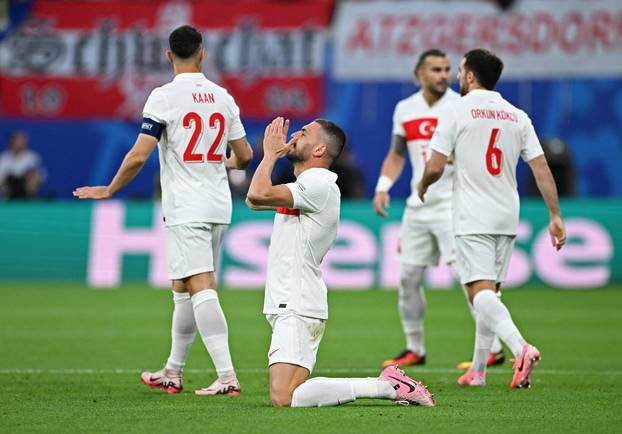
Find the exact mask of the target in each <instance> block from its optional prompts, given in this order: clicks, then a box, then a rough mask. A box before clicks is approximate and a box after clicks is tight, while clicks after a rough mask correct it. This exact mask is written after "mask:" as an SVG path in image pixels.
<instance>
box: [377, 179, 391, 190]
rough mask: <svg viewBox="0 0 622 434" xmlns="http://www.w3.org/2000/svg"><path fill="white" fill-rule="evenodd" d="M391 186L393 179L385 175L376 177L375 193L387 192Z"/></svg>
mask: <svg viewBox="0 0 622 434" xmlns="http://www.w3.org/2000/svg"><path fill="white" fill-rule="evenodd" d="M391 187H393V180H392V179H391V178H389V177H388V176H386V175H382V176H381V177H380V178H378V183H377V184H376V193H379V192H383V193H387V192H388V191H389V190H390V189H391Z"/></svg>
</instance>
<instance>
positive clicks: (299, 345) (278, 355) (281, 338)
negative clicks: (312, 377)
mask: <svg viewBox="0 0 622 434" xmlns="http://www.w3.org/2000/svg"><path fill="white" fill-rule="evenodd" d="M266 319H267V320H268V322H269V323H270V325H271V326H272V341H271V342H270V350H269V351H268V366H271V365H273V364H275V363H289V364H292V365H298V366H302V367H303V368H306V369H307V370H308V371H309V373H311V372H313V367H314V366H315V360H316V356H317V350H318V348H319V347H320V342H321V341H322V336H324V327H325V326H326V320H324V319H318V318H310V317H306V316H301V315H298V314H296V313H295V312H292V311H286V312H283V313H281V314H278V315H275V314H270V315H266Z"/></svg>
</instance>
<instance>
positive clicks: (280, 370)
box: [270, 363, 309, 407]
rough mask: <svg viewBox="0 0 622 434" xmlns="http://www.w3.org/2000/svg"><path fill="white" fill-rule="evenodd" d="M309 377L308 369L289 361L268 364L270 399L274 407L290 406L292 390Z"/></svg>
mask: <svg viewBox="0 0 622 434" xmlns="http://www.w3.org/2000/svg"><path fill="white" fill-rule="evenodd" d="M307 378H309V371H308V370H307V368H303V367H302V366H298V365H293V364H290V363H274V364H273V365H270V400H271V401H272V405H273V406H274V407H290V406H291V404H292V396H293V395H294V390H296V388H297V387H298V386H300V385H301V384H302V383H304V382H305V381H306V380H307Z"/></svg>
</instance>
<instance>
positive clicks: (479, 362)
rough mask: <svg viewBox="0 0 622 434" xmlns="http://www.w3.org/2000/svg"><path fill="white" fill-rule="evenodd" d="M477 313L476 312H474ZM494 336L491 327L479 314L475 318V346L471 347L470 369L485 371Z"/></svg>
mask: <svg viewBox="0 0 622 434" xmlns="http://www.w3.org/2000/svg"><path fill="white" fill-rule="evenodd" d="M476 315H477V314H476ZM494 338H495V334H494V332H493V331H492V329H491V328H490V327H489V326H488V325H487V324H486V321H485V320H484V319H483V318H480V317H479V316H476V320H475V348H474V349H473V363H472V365H471V371H473V372H486V361H487V360H488V355H489V354H490V346H491V345H492V341H493V340H494Z"/></svg>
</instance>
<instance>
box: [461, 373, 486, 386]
mask: <svg viewBox="0 0 622 434" xmlns="http://www.w3.org/2000/svg"><path fill="white" fill-rule="evenodd" d="M458 384H459V385H461V386H473V387H476V386H485V385H486V373H485V372H473V371H471V370H470V369H469V370H468V371H466V372H465V373H464V374H462V375H461V376H460V378H458Z"/></svg>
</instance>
